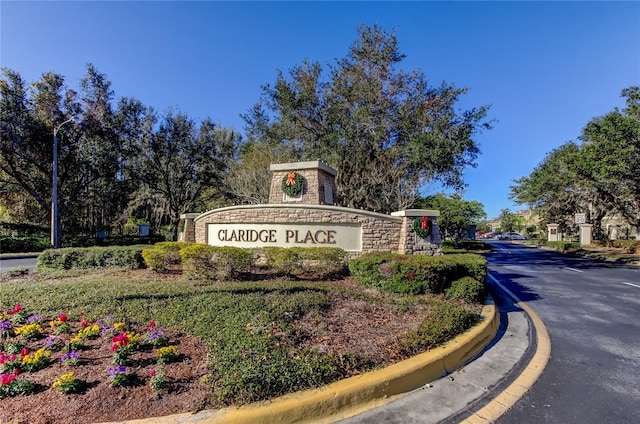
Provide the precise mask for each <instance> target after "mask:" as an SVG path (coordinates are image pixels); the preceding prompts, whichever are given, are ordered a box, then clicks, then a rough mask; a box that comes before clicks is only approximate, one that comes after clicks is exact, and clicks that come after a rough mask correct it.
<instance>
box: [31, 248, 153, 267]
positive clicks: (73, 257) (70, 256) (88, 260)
mask: <svg viewBox="0 0 640 424" xmlns="http://www.w3.org/2000/svg"><path fill="white" fill-rule="evenodd" d="M143 249H144V247H142V246H124V247H119V246H113V247H67V248H64V249H49V250H45V251H44V252H42V253H41V254H40V255H39V256H38V261H37V265H36V269H37V270H38V271H41V270H44V269H51V268H53V269H73V268H80V269H87V268H130V269H138V268H144V267H145V264H144V259H143V258H142V250H143Z"/></svg>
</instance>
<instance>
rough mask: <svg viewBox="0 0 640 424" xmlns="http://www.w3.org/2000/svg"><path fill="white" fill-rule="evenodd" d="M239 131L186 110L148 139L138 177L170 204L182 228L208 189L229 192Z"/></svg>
mask: <svg viewBox="0 0 640 424" xmlns="http://www.w3.org/2000/svg"><path fill="white" fill-rule="evenodd" d="M238 142H239V135H238V134H237V133H235V132H232V131H228V130H225V129H218V128H216V126H215V125H214V124H213V122H211V120H209V119H206V120H204V121H202V123H201V124H200V125H199V126H198V125H196V123H195V122H194V121H193V120H191V119H190V118H189V117H187V116H186V115H184V114H181V113H173V112H171V111H170V112H168V113H167V114H166V115H165V116H164V117H163V119H162V121H161V122H160V125H159V128H158V129H157V130H151V131H150V132H149V133H148V134H147V135H146V136H145V137H143V144H142V146H141V155H140V157H139V158H138V164H137V176H138V178H139V180H140V181H141V182H142V183H143V184H144V186H145V187H146V188H147V189H148V192H149V193H150V195H151V196H158V197H159V198H160V199H163V200H164V201H165V202H166V205H167V210H168V213H169V219H170V222H171V224H172V225H173V226H174V232H176V231H177V226H178V222H179V219H180V214H182V213H185V212H188V211H191V210H193V208H194V207H195V206H196V205H197V203H198V201H199V200H200V198H201V196H202V194H203V192H204V190H205V189H206V188H208V187H218V188H219V190H218V194H222V195H226V190H225V188H224V187H225V185H224V179H225V175H226V174H227V172H228V168H229V163H230V161H231V159H232V158H233V157H234V153H235V147H236V144H237V143H238Z"/></svg>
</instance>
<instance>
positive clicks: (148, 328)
mask: <svg viewBox="0 0 640 424" xmlns="http://www.w3.org/2000/svg"><path fill="white" fill-rule="evenodd" d="M155 326H156V323H155V322H153V321H151V322H150V323H149V325H147V331H151V330H153V328H154V327H155Z"/></svg>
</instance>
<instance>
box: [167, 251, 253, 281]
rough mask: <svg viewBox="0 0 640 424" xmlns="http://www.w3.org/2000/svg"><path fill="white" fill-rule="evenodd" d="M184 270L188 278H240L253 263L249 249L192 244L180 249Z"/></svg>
mask: <svg viewBox="0 0 640 424" xmlns="http://www.w3.org/2000/svg"><path fill="white" fill-rule="evenodd" d="M180 256H181V257H182V271H183V275H184V276H185V277H187V278H193V279H200V278H203V279H207V280H227V279H238V278H239V277H240V276H241V275H242V274H243V273H245V272H247V271H248V270H249V268H250V267H251V265H252V263H253V254H252V252H251V250H249V249H242V248H239V247H229V246H225V247H218V246H208V245H205V244H191V245H189V246H186V247H184V248H182V249H180Z"/></svg>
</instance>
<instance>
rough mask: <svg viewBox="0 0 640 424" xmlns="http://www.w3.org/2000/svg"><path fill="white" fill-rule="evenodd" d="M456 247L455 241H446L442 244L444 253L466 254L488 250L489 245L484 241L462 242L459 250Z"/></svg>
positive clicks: (459, 243) (459, 244)
mask: <svg viewBox="0 0 640 424" xmlns="http://www.w3.org/2000/svg"><path fill="white" fill-rule="evenodd" d="M455 246H456V244H455V241H454V240H445V241H443V242H442V251H443V252H444V253H452V252H455V253H466V252H468V251H474V250H476V251H477V250H487V245H486V244H485V242H484V241H482V240H460V241H459V242H458V248H456V247H455Z"/></svg>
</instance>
